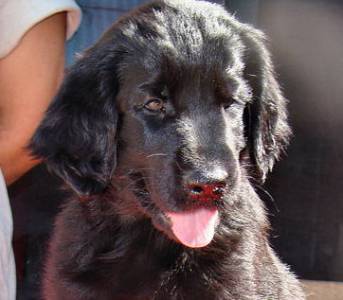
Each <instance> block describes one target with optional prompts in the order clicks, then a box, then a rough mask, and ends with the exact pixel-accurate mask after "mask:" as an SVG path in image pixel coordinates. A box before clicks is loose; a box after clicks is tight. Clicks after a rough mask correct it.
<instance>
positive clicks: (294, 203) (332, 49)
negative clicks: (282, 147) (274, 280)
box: [259, 0, 343, 281]
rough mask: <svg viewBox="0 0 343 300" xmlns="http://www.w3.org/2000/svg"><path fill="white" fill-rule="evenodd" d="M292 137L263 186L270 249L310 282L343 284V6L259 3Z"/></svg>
mask: <svg viewBox="0 0 343 300" xmlns="http://www.w3.org/2000/svg"><path fill="white" fill-rule="evenodd" d="M259 12H260V15H259V27H260V28H262V29H263V30H264V31H265V32H266V33H267V35H268V36H269V37H270V41H271V49H272V52H273V54H274V61H275V63H276V69H277V71H278V73H279V74H280V75H281V76H280V81H281V82H282V83H283V86H284V90H285V93H286V96H287V98H288V99H289V100H290V103H289V109H290V119H291V123H292V127H293V130H294V138H293V140H292V142H291V146H290V147H289V149H288V157H287V158H285V157H284V158H283V161H282V162H281V163H279V164H278V165H277V166H276V169H275V172H274V174H273V175H272V176H271V178H270V180H269V181H268V183H267V187H266V188H267V190H269V191H270V192H271V194H272V195H273V196H274V198H275V205H276V206H277V207H278V210H279V212H278V211H276V210H275V208H273V207H274V205H273V204H271V201H270V200H269V199H267V198H268V197H265V196H264V197H263V198H264V199H266V201H267V203H268V202H269V204H270V205H269V206H270V209H271V211H272V213H273V215H275V218H272V219H273V227H274V232H273V234H274V236H275V237H276V238H275V239H274V241H273V242H274V245H275V246H276V248H277V251H278V253H280V254H281V256H282V257H283V258H284V260H285V261H287V262H288V263H289V264H290V265H292V266H293V268H294V269H295V270H296V271H297V273H298V274H299V275H301V276H302V277H304V278H308V279H321V280H340V281H342V280H343V191H342V188H341V186H342V178H343V137H342V131H343V76H342V72H343V31H342V29H343V2H341V1H328V0H326V1H316V0H311V1H310V0H308V1H299V0H298V1H295V0H288V1H282V0H267V1H260V10H259Z"/></svg>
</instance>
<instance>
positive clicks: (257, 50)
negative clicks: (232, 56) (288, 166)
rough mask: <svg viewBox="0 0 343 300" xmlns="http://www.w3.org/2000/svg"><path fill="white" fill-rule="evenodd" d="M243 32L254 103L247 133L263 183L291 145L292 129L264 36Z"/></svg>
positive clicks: (249, 111)
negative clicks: (288, 145) (282, 153)
mask: <svg viewBox="0 0 343 300" xmlns="http://www.w3.org/2000/svg"><path fill="white" fill-rule="evenodd" d="M248 28H249V29H248V30H247V31H245V32H243V33H242V35H243V39H244V41H245V45H246V61H247V67H246V70H245V77H246V79H247V80H248V82H249V84H250V86H251V88H252V96H253V99H252V102H251V103H250V104H248V106H247V108H246V111H245V116H244V117H245V124H246V134H247V140H248V149H247V150H248V152H249V157H250V161H251V162H252V164H253V165H254V171H253V173H254V176H255V178H257V179H258V180H259V181H261V182H264V181H265V179H266V175H267V173H268V172H269V171H271V170H272V168H273V165H274V162H275V160H276V159H278V158H279V156H280V154H281V152H282V151H283V150H284V149H285V147H286V146H287V144H288V141H289V137H290V135H291V130H290V127H289V125H288V121H287V111H286V104H287V101H286V99H285V98H284V96H283V94H282V92H281V90H280V87H279V84H278V82H277V80H276V78H275V73H274V67H273V64H272V61H271V58H270V53H269V52H268V50H267V48H266V46H265V42H266V41H265V40H266V39H265V37H264V35H263V34H262V33H261V32H260V31H258V30H255V29H252V28H250V27H248Z"/></svg>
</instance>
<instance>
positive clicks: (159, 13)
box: [31, 1, 289, 247]
mask: <svg viewBox="0 0 343 300" xmlns="http://www.w3.org/2000/svg"><path fill="white" fill-rule="evenodd" d="M284 102H285V101H284V99H283V97H282V95H281V92H280V90H279V87H278V85H277V83H276V80H275V78H274V74H273V69H272V65H271V62H270V59H269V55H268V52H267V50H266V48H265V47H264V42H263V36H262V34H261V33H260V32H258V31H256V30H254V29H252V28H251V27H248V26H246V25H243V24H240V23H238V22H237V21H236V20H235V19H234V18H233V17H232V16H230V15H229V14H227V13H226V12H225V10H224V9H222V8H221V7H219V6H217V5H212V4H209V3H205V2H201V1H196V2H195V1H182V2H181V1H180V2H178V1H172V2H169V1H165V2H162V1H159V2H153V3H152V4H149V5H147V6H144V7H142V8H140V9H138V10H136V11H135V12H133V13H131V14H130V15H129V16H125V17H124V18H122V19H121V20H119V21H118V22H117V24H115V25H114V26H113V27H112V28H111V29H110V30H109V31H108V32H107V33H106V34H105V35H104V36H103V37H102V39H101V40H100V41H99V42H98V43H97V44H96V45H95V46H94V47H93V48H91V49H89V50H88V51H87V52H86V53H85V55H84V57H83V58H82V59H81V60H80V61H79V62H78V63H77V64H76V65H75V66H74V67H73V68H72V70H71V71H70V73H69V75H68V76H67V78H66V79H65V81H64V84H63V86H62V88H61V91H60V93H59V94H58V96H57V97H56V99H55V101H54V103H53V104H52V105H51V107H50V109H49V111H48V113H47V116H46V118H45V120H44V121H43V123H42V124H41V126H40V128H39V129H38V131H37V133H36V135H35V137H34V138H33V142H32V145H31V147H32V149H33V152H34V154H35V155H36V156H40V157H44V158H45V159H46V160H47V162H48V164H49V165H50V167H51V168H52V169H53V170H54V171H55V172H56V173H57V174H59V175H60V176H62V177H63V178H64V179H65V180H66V182H67V183H68V184H69V185H70V186H71V187H72V188H73V189H74V190H75V191H76V192H77V193H78V194H81V195H92V194H101V193H102V192H103V190H104V189H105V190H106V189H107V190H110V193H111V194H112V196H113V197H112V199H111V201H113V203H114V205H116V207H117V211H118V214H119V215H120V216H121V217H122V218H123V219H127V220H129V219H131V220H132V219H135V218H142V217H144V218H150V219H151V221H152V223H153V225H154V226H155V227H156V228H158V229H159V230H162V231H163V232H164V233H166V234H167V235H168V236H169V237H171V238H173V239H174V240H176V241H178V242H181V243H182V244H184V245H185V246H188V247H203V246H206V245H207V244H209V243H210V242H211V240H212V238H213V236H214V234H215V231H216V228H217V226H218V225H219V224H220V222H221V218H223V215H224V213H223V212H224V211H225V209H226V206H227V205H230V201H233V200H234V199H235V200H236V199H237V195H238V190H239V189H240V185H242V184H243V182H244V183H246V182H247V181H246V180H244V179H245V175H246V174H247V173H249V175H251V176H255V177H256V178H257V179H258V178H260V179H261V180H262V181H263V180H264V178H265V175H266V173H267V171H268V170H269V169H271V167H272V165H273V162H274V159H275V158H277V157H278V155H279V153H280V151H281V149H282V147H283V145H285V144H286V142H287V138H288V135H289V128H288V126H287V122H286V114H285V108H284V105H285V103H284ZM246 164H249V165H250V166H252V168H250V169H249V170H246V169H245V165H246Z"/></svg>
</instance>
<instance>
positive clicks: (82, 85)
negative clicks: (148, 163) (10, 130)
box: [29, 47, 119, 196]
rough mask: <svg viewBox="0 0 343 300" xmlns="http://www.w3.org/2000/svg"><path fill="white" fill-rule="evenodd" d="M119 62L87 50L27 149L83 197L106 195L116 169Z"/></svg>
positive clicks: (110, 54) (110, 55)
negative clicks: (102, 192)
mask: <svg viewBox="0 0 343 300" xmlns="http://www.w3.org/2000/svg"><path fill="white" fill-rule="evenodd" d="M99 48H100V47H99ZM106 51H107V52H106ZM117 61H118V57H115V55H114V54H113V52H109V51H108V50H107V49H98V48H97V49H96V50H92V49H91V50H89V51H88V52H87V53H86V54H85V56H84V57H83V58H81V59H80V60H79V61H78V62H77V63H76V64H75V65H74V66H73V67H72V68H71V70H70V71H69V73H68V74H67V76H66V78H65V80H64V82H63V83H62V86H61V88H60V90H59V92H58V94H57V96H56V97H55V99H54V101H53V102H52V104H51V105H50V107H49V108H48V111H47V113H46V115H45V117H44V119H43V121H42V123H41V124H40V125H39V127H38V129H37V131H36V133H35V134H34V136H33V138H32V140H31V143H30V145H29V148H30V150H31V152H32V154H33V156H34V157H36V158H42V159H44V160H45V161H46V163H47V165H48V167H49V169H51V170H52V171H53V172H55V173H56V174H57V175H59V176H60V177H62V179H63V180H64V181H65V182H66V183H67V184H68V185H69V186H71V187H72V188H73V190H74V191H76V192H77V193H78V194H79V195H82V196H87V195H91V194H96V193H99V192H101V191H102V190H104V188H105V187H106V186H107V185H108V183H109V181H110V178H111V175H112V173H113V171H114V168H115V166H116V127H117V121H118V113H117V111H116V107H115V98H116V94H117V91H118V85H119V84H118V79H117V76H116V74H117V72H116V68H117Z"/></svg>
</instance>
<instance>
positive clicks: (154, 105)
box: [144, 98, 164, 112]
mask: <svg viewBox="0 0 343 300" xmlns="http://www.w3.org/2000/svg"><path fill="white" fill-rule="evenodd" d="M144 108H146V109H148V110H150V111H153V112H158V111H163V110H164V102H163V100H161V99H158V98H153V99H150V100H148V101H147V102H146V103H145V104H144Z"/></svg>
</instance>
